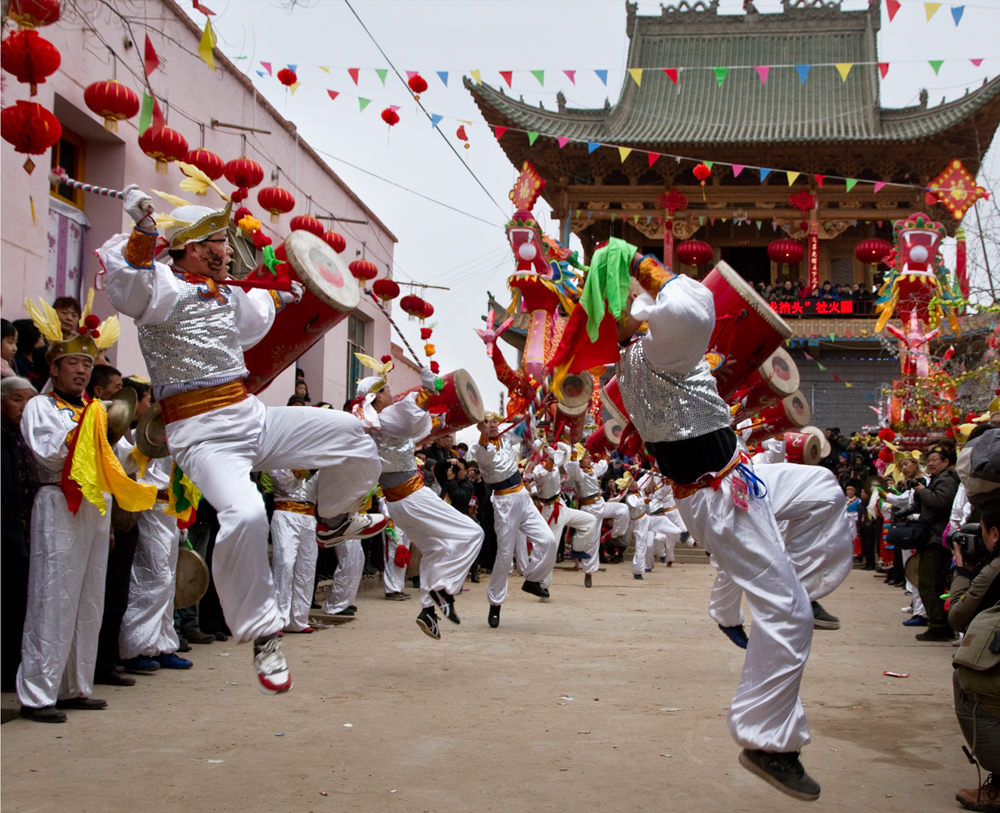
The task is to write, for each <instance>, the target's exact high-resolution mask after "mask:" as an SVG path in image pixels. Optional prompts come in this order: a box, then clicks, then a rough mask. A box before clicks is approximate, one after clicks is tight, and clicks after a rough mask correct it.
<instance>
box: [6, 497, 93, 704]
mask: <svg viewBox="0 0 1000 813" xmlns="http://www.w3.org/2000/svg"><path fill="white" fill-rule="evenodd" d="M104 499H105V502H106V503H107V505H108V511H107V512H106V513H105V514H104V516H103V517H102V516H101V513H100V511H98V510H97V508H96V507H95V506H94V505H93V504H92V503H90V502H88V501H87V500H83V502H82V503H81V504H80V509H79V511H77V513H76V514H75V515H73V514H71V513H70V511H69V507H68V506H67V505H66V498H65V497H64V496H63V493H62V490H61V489H60V488H59V487H58V486H43V487H42V488H41V489H40V490H39V491H38V495H37V496H36V497H35V505H34V508H33V510H32V514H31V558H30V561H29V566H28V567H29V569H28V609H27V614H26V616H25V618H24V636H23V638H22V639H21V666H20V668H19V669H18V670H17V699H18V701H19V702H20V703H21V705H22V706H28V707H29V708H42V707H43V706H52V705H55V702H56V701H57V700H68V699H70V698H74V697H90V693H91V692H92V691H93V684H94V666H95V665H96V663H97V636H98V633H100V631H101V620H102V618H103V616H104V576H105V573H106V572H107V569H108V537H109V533H110V529H111V510H110V506H111V495H110V494H105V495H104Z"/></svg>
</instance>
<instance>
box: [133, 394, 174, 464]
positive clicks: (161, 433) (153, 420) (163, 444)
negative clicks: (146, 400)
mask: <svg viewBox="0 0 1000 813" xmlns="http://www.w3.org/2000/svg"><path fill="white" fill-rule="evenodd" d="M135 445H136V446H138V447H139V451H140V452H142V453H143V454H144V455H146V457H167V456H168V455H169V454H170V450H169V449H168V448H167V427H166V426H165V425H164V423H163V413H162V412H161V411H160V405H159V404H153V405H152V406H150V407H149V409H147V410H146V411H145V413H143V416H142V417H141V418H139V424H138V425H137V426H136V428H135Z"/></svg>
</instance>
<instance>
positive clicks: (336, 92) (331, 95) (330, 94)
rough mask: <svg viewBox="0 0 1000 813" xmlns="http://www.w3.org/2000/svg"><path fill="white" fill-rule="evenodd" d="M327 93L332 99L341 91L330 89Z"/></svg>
mask: <svg viewBox="0 0 1000 813" xmlns="http://www.w3.org/2000/svg"><path fill="white" fill-rule="evenodd" d="M327 95H329V97H330V98H331V99H336V98H337V97H338V96H339V95H340V91H339V90H328V91H327Z"/></svg>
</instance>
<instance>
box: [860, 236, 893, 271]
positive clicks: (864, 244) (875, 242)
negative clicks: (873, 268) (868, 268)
mask: <svg viewBox="0 0 1000 813" xmlns="http://www.w3.org/2000/svg"><path fill="white" fill-rule="evenodd" d="M890 251H892V243H890V242H888V241H887V240H880V239H879V238H878V237H869V238H868V239H867V240H862V241H861V242H860V243H858V244H857V245H856V246H855V247H854V256H855V258H856V259H857V261H858V262H860V263H866V264H871V265H878V264H879V263H880V262H882V260H884V259H885V258H886V257H887V256H888V255H889V252H890Z"/></svg>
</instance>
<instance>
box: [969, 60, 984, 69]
mask: <svg viewBox="0 0 1000 813" xmlns="http://www.w3.org/2000/svg"><path fill="white" fill-rule="evenodd" d="M969 62H971V63H972V64H973V65H975V66H976V67H977V68H978V67H979V66H980V65H982V64H983V60H981V59H970V60H969Z"/></svg>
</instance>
